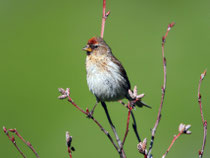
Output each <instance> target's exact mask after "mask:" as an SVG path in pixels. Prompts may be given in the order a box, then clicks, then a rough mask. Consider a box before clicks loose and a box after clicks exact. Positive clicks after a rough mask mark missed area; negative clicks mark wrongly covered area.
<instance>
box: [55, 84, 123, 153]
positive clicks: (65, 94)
mask: <svg viewBox="0 0 210 158" xmlns="http://www.w3.org/2000/svg"><path fill="white" fill-rule="evenodd" d="M59 92H60V93H61V94H62V95H61V96H59V97H58V98H59V99H65V98H68V101H69V102H70V103H71V104H72V105H73V106H74V107H76V108H77V109H78V110H79V111H80V112H82V113H83V114H85V115H86V116H87V117H89V116H90V112H89V110H88V109H87V110H86V112H85V111H84V110H82V109H81V108H80V107H79V106H78V105H77V104H76V103H75V102H74V101H73V100H72V98H71V97H70V89H69V88H67V89H66V90H64V89H62V88H59ZM90 118H91V119H92V120H93V121H94V122H95V123H96V124H97V126H98V127H99V128H100V129H101V130H102V132H103V133H104V134H105V135H106V136H107V137H108V138H109V140H110V141H111V143H112V144H113V146H114V147H115V149H116V150H117V151H118V153H119V149H118V147H117V145H116V144H115V142H114V141H113V139H112V137H111V135H110V134H109V132H108V131H106V130H105V129H104V128H103V126H102V125H101V124H100V123H99V122H98V121H97V120H96V119H95V118H94V117H93V116H92V117H90Z"/></svg>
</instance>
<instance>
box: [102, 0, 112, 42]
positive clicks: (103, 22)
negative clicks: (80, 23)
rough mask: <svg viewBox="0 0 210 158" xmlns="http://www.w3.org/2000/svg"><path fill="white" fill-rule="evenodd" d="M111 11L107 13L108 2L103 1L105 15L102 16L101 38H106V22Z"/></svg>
mask: <svg viewBox="0 0 210 158" xmlns="http://www.w3.org/2000/svg"><path fill="white" fill-rule="evenodd" d="M109 14H110V11H108V12H107V13H106V0H103V15H102V23H101V38H103V37H104V28H105V22H106V19H107V17H108V16H109Z"/></svg>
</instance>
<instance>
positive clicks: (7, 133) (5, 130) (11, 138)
mask: <svg viewBox="0 0 210 158" xmlns="http://www.w3.org/2000/svg"><path fill="white" fill-rule="evenodd" d="M3 130H4V133H5V134H6V135H7V137H8V138H9V140H11V142H12V144H13V145H14V146H15V148H16V149H17V150H18V151H19V153H20V154H21V155H22V157H24V158H26V156H25V155H24V154H23V152H22V151H21V150H20V148H19V147H18V146H17V144H16V142H15V137H14V136H12V137H10V135H9V131H8V130H7V129H6V127H3Z"/></svg>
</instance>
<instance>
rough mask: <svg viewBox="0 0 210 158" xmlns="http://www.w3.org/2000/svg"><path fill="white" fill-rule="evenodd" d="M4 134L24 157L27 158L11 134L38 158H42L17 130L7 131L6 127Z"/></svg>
mask: <svg viewBox="0 0 210 158" xmlns="http://www.w3.org/2000/svg"><path fill="white" fill-rule="evenodd" d="M3 130H4V133H5V134H6V135H7V136H8V138H9V139H10V140H11V141H12V143H13V144H14V146H15V147H16V149H17V150H18V151H19V153H20V154H21V155H22V156H23V157H26V156H25V155H24V154H23V152H22V151H21V150H20V148H19V147H18V146H17V144H16V141H15V137H14V136H12V137H10V135H9V132H12V133H15V134H16V135H17V136H18V137H19V138H20V139H21V140H22V141H23V142H24V143H25V144H26V145H27V146H28V147H29V148H30V149H31V150H32V151H33V153H34V154H35V155H36V157H37V158H40V157H39V155H38V153H37V152H36V150H35V149H34V148H33V146H32V145H31V143H30V142H26V141H25V139H24V138H23V137H22V136H21V135H20V134H19V133H18V131H17V130H16V129H8V130H7V129H6V127H3Z"/></svg>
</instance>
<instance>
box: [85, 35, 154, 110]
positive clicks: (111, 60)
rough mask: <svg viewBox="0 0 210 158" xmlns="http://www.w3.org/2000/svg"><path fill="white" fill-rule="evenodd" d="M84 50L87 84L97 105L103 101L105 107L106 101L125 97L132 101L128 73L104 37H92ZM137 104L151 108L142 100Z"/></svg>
mask: <svg viewBox="0 0 210 158" xmlns="http://www.w3.org/2000/svg"><path fill="white" fill-rule="evenodd" d="M83 50H84V51H86V54H87V56H86V64H85V65H86V73H87V76H86V77H87V85H88V88H89V90H90V91H91V92H92V93H93V95H95V97H96V101H97V102H96V105H97V104H98V103H99V102H101V104H102V106H103V107H104V108H105V102H110V101H119V100H121V99H124V98H126V99H128V100H129V101H132V100H133V99H132V98H131V96H130V95H129V92H128V90H129V89H130V88H131V85H130V82H129V79H128V76H127V73H126V71H125V69H124V67H123V66H122V64H121V62H120V61H119V60H118V59H117V58H116V57H115V56H114V55H113V53H112V50H111V48H110V47H109V46H108V44H107V43H106V42H105V41H104V39H103V38H101V37H92V38H91V39H89V40H88V43H87V45H86V46H85V47H84V48H83ZM96 105H95V106H96ZM135 105H137V106H138V107H143V106H146V107H149V108H151V107H150V106H148V105H146V104H145V103H143V102H142V101H141V100H138V101H137V102H136V103H135ZM95 106H94V108H93V110H92V111H91V112H92V113H93V111H94V109H95Z"/></svg>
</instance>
